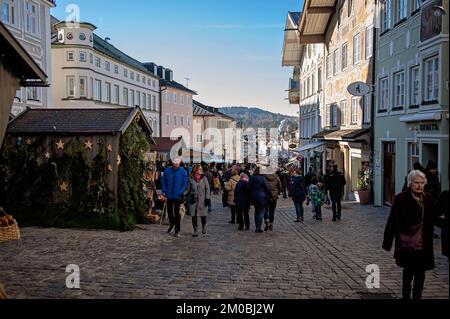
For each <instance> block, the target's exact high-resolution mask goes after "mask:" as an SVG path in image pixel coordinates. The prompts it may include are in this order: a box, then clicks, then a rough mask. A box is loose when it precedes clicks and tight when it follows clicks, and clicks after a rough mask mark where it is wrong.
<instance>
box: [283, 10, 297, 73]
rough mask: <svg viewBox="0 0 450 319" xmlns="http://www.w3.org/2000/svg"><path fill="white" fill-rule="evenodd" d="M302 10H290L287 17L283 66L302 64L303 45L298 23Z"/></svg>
mask: <svg viewBox="0 0 450 319" xmlns="http://www.w3.org/2000/svg"><path fill="white" fill-rule="evenodd" d="M300 18H301V12H289V13H288V16H287V19H286V28H285V30H284V43H283V57H282V65H283V66H300V54H301V50H302V48H301V46H300V42H299V32H300V31H299V30H298V23H299V21H300Z"/></svg>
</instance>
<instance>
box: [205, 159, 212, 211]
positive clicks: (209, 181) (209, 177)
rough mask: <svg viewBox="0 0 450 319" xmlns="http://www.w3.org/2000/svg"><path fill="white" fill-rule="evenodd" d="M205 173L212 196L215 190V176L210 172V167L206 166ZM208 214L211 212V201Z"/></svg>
mask: <svg viewBox="0 0 450 319" xmlns="http://www.w3.org/2000/svg"><path fill="white" fill-rule="evenodd" d="M203 172H204V174H205V177H206V179H207V181H208V184H209V189H210V192H211V194H212V192H213V189H214V176H213V174H212V173H211V171H210V170H209V167H208V166H206V165H205V166H203ZM208 212H211V201H209V206H208Z"/></svg>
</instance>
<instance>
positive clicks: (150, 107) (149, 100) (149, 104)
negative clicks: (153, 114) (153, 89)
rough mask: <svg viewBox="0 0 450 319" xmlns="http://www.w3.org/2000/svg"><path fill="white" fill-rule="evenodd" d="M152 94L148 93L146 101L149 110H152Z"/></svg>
mask: <svg viewBox="0 0 450 319" xmlns="http://www.w3.org/2000/svg"><path fill="white" fill-rule="evenodd" d="M151 99H152V96H151V95H150V94H147V99H146V102H145V105H146V108H147V110H151V109H152V100H151Z"/></svg>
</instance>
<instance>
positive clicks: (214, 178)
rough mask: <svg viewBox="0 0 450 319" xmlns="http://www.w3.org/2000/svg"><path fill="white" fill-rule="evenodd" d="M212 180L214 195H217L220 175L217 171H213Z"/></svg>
mask: <svg viewBox="0 0 450 319" xmlns="http://www.w3.org/2000/svg"><path fill="white" fill-rule="evenodd" d="M213 181H214V195H218V194H219V193H220V175H219V172H217V171H214V172H213Z"/></svg>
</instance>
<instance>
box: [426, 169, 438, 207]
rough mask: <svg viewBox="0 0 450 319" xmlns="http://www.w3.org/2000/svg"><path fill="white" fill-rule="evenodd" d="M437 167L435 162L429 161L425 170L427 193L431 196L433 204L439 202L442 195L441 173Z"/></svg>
mask: <svg viewBox="0 0 450 319" xmlns="http://www.w3.org/2000/svg"><path fill="white" fill-rule="evenodd" d="M437 168H438V167H437V165H436V163H435V162H433V161H428V163H427V167H426V168H425V176H426V177H427V185H425V191H426V192H427V193H429V194H430V195H431V198H432V199H433V202H434V201H436V200H437V198H438V196H439V194H440V193H441V190H442V189H441V183H440V181H439V172H438V169H437Z"/></svg>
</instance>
